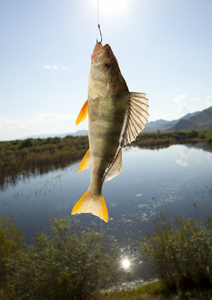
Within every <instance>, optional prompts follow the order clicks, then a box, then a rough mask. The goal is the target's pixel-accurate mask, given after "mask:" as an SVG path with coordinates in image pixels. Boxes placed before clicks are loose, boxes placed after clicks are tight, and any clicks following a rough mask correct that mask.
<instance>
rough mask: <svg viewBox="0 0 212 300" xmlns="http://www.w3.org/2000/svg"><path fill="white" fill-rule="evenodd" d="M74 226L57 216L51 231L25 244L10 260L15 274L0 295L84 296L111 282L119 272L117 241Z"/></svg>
mask: <svg viewBox="0 0 212 300" xmlns="http://www.w3.org/2000/svg"><path fill="white" fill-rule="evenodd" d="M75 227H76V225H74V224H72V226H70V219H69V218H62V219H54V220H52V221H51V229H50V231H49V232H48V233H40V234H39V235H38V236H37V237H36V238H35V240H34V242H33V243H32V244H30V245H25V246H24V248H23V250H20V251H19V254H20V256H21V257H20V259H19V260H15V259H12V260H11V262H12V264H13V274H12V276H11V277H10V278H8V282H7V285H5V289H4V290H0V297H1V295H4V294H5V295H7V298H6V299H52V300H54V299H64V300H66V299H70V300H71V299H73V300H74V299H77V300H78V299H79V300H84V299H90V298H91V296H93V295H94V294H95V293H97V292H98V291H99V289H101V288H105V287H107V286H108V285H109V284H111V283H112V282H113V281H114V280H115V279H116V276H117V272H118V267H117V268H116V262H117V263H118V260H117V255H118V251H117V245H116V244H115V242H114V241H113V240H111V239H110V238H109V237H104V235H103V234H102V233H97V232H94V231H92V230H88V231H87V232H79V231H78V230H77V229H76V228H75ZM106 248H107V253H106V252H105V249H106ZM2 298H3V296H2Z"/></svg>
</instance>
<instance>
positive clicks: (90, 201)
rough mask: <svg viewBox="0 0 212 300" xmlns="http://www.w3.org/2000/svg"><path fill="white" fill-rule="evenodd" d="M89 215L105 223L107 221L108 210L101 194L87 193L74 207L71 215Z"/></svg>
mask: <svg viewBox="0 0 212 300" xmlns="http://www.w3.org/2000/svg"><path fill="white" fill-rule="evenodd" d="M82 213H91V214H93V215H95V216H97V217H99V218H100V219H103V220H104V221H105V222H107V221H108V210H107V206H106V204H105V200H104V197H103V195H102V194H98V195H94V194H91V193H89V192H88V191H87V192H85V194H84V195H83V196H82V197H81V198H80V199H79V200H78V201H77V203H76V204H75V205H74V207H73V209H72V212H71V214H72V215H75V214H82Z"/></svg>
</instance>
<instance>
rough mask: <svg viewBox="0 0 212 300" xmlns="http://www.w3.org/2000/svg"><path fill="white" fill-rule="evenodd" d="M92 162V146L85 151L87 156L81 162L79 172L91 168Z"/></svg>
mask: <svg viewBox="0 0 212 300" xmlns="http://www.w3.org/2000/svg"><path fill="white" fill-rule="evenodd" d="M90 164H91V155H90V148H89V149H88V151H87V152H86V153H85V156H84V157H83V159H82V160H81V162H80V165H79V168H78V172H81V171H84V170H86V169H89V167H90Z"/></svg>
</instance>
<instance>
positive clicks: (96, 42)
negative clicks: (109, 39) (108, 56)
mask: <svg viewBox="0 0 212 300" xmlns="http://www.w3.org/2000/svg"><path fill="white" fill-rule="evenodd" d="M98 28H99V34H100V37H101V41H100V42H98V40H97V39H96V43H97V44H101V42H102V32H101V29H100V24H98Z"/></svg>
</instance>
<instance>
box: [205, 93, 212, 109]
mask: <svg viewBox="0 0 212 300" xmlns="http://www.w3.org/2000/svg"><path fill="white" fill-rule="evenodd" d="M206 104H207V106H208V107H210V106H211V105H212V96H208V97H207V99H206Z"/></svg>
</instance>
